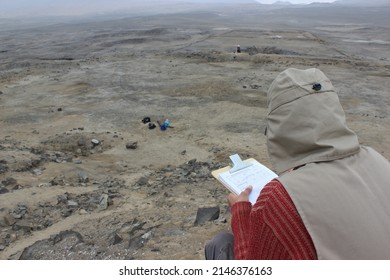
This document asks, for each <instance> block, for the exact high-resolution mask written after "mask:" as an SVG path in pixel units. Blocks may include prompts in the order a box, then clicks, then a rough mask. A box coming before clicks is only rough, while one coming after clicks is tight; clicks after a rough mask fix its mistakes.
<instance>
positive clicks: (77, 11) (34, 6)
mask: <svg viewBox="0 0 390 280" xmlns="http://www.w3.org/2000/svg"><path fill="white" fill-rule="evenodd" d="M256 2H257V3H259V4H273V3H275V2H288V3H291V4H311V3H333V2H343V3H348V4H355V3H357V4H362V3H367V4H369V5H372V4H373V3H374V4H375V3H380V4H382V3H388V0H338V1H337V0H67V1H66V2H64V1H62V0H34V1H31V0H12V1H9V0H0V18H12V17H24V16H29V17H30V16H31V17H38V16H83V15H92V14H99V13H101V14H105V13H117V12H134V11H143V12H144V13H147V12H148V11H149V9H153V11H154V12H159V11H161V12H163V13H166V12H172V11H176V10H177V11H179V10H180V9H181V11H191V9H196V8H198V7H201V6H202V7H203V8H204V5H205V4H210V3H214V4H222V5H223V4H240V3H256Z"/></svg>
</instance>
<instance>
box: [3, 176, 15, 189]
mask: <svg viewBox="0 0 390 280" xmlns="http://www.w3.org/2000/svg"><path fill="white" fill-rule="evenodd" d="M1 183H2V184H3V185H4V186H9V187H14V186H15V185H17V184H18V182H17V181H16V179H14V178H12V177H7V178H5V180H3V181H1Z"/></svg>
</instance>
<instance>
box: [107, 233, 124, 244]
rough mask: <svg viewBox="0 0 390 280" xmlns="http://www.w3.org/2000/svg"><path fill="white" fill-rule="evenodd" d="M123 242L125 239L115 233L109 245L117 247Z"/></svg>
mask: <svg viewBox="0 0 390 280" xmlns="http://www.w3.org/2000/svg"><path fill="white" fill-rule="evenodd" d="M122 241H123V238H122V237H121V236H120V235H119V234H118V233H116V232H114V233H113V234H112V235H111V236H110V240H109V243H110V245H116V244H119V243H121V242H122Z"/></svg>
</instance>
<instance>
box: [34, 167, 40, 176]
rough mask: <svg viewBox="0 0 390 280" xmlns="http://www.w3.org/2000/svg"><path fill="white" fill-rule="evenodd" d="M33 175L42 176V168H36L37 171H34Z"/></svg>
mask: <svg viewBox="0 0 390 280" xmlns="http://www.w3.org/2000/svg"><path fill="white" fill-rule="evenodd" d="M32 173H33V174H34V175H35V176H40V175H42V170H41V169H40V168H35V169H33V170H32Z"/></svg>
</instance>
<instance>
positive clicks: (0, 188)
mask: <svg viewBox="0 0 390 280" xmlns="http://www.w3.org/2000/svg"><path fill="white" fill-rule="evenodd" d="M7 192H9V190H8V189H7V188H6V187H5V186H3V185H1V184H0V194H4V193H7Z"/></svg>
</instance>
